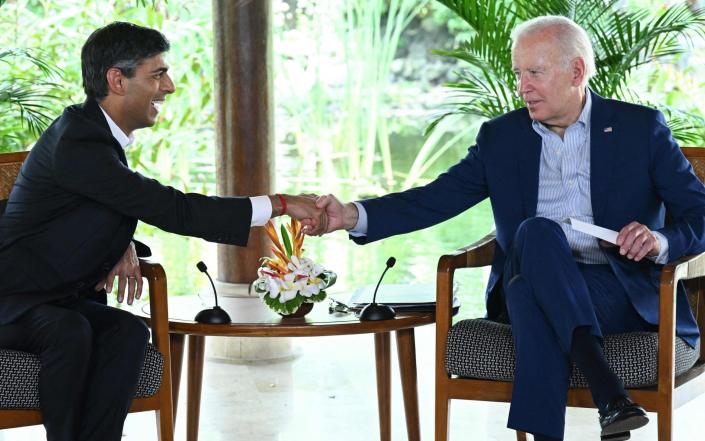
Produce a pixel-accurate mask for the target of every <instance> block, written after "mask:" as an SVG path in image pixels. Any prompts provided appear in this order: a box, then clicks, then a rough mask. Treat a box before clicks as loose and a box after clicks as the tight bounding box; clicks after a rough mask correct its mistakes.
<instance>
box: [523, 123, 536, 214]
mask: <svg viewBox="0 0 705 441" xmlns="http://www.w3.org/2000/svg"><path fill="white" fill-rule="evenodd" d="M520 124H521V126H522V130H521V136H522V137H524V139H525V141H524V142H521V143H520V145H521V147H520V148H519V182H520V184H521V192H522V201H523V204H524V216H525V217H526V218H530V217H534V216H536V203H537V201H538V194H539V167H540V164H541V137H540V136H539V134H538V133H536V132H535V131H534V129H533V128H532V127H531V119H530V118H529V113H528V111H527V112H525V114H523V115H522V119H521V120H520Z"/></svg>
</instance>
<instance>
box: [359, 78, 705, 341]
mask: <svg viewBox="0 0 705 441" xmlns="http://www.w3.org/2000/svg"><path fill="white" fill-rule="evenodd" d="M590 93H592V92H590ZM590 120H591V127H590V152H591V160H590V183H591V198H592V209H593V216H594V220H595V224H596V225H599V226H602V227H605V228H609V229H612V230H616V231H619V230H620V229H622V228H623V227H624V226H625V225H627V224H628V223H629V222H632V221H637V222H640V223H642V224H644V225H646V226H648V227H649V228H650V229H652V230H654V231H659V232H660V233H662V234H663V235H664V236H665V237H666V238H667V239H668V244H669V255H668V258H669V261H673V260H676V259H678V258H680V257H682V256H684V255H689V254H696V253H700V252H702V251H705V187H703V185H702V184H701V183H700V181H699V180H698V179H697V177H696V176H695V174H694V173H693V169H692V167H691V166H690V163H689V162H688V160H687V159H686V158H685V157H684V156H683V154H682V153H681V151H680V148H679V147H678V145H677V144H676V143H675V141H674V140H673V138H672V137H671V132H670V130H669V129H668V127H667V126H666V123H665V121H664V118H663V115H662V114H661V113H660V112H658V111H656V110H654V109H650V108H647V107H643V106H638V105H634V104H628V103H624V102H620V101H615V100H609V99H604V98H602V97H600V96H598V95H597V94H595V93H592V114H591V119H590ZM540 157H541V137H540V136H539V135H538V134H537V133H536V132H535V131H534V130H533V129H532V127H531V119H530V117H529V113H528V111H527V110H526V109H525V108H522V109H519V110H516V111H513V112H510V113H507V114H505V115H502V116H500V117H497V118H495V119H493V120H491V121H488V122H486V123H485V124H483V125H482V127H481V128H480V131H479V134H478V136H477V139H476V144H475V145H474V146H473V147H471V148H470V149H469V152H468V155H467V156H466V157H465V158H464V159H462V160H461V161H460V162H459V163H458V164H456V165H454V166H453V167H451V168H450V169H449V170H448V171H447V172H445V173H443V174H442V175H440V176H439V177H438V178H437V179H436V180H435V181H433V182H431V183H430V184H428V185H425V186H423V187H418V188H413V189H410V190H407V191H404V192H401V193H393V194H389V195H386V196H382V197H379V198H374V199H368V200H364V201H361V203H362V204H363V206H364V207H365V210H366V211H367V214H368V230H367V236H365V237H361V238H353V240H355V241H356V242H358V243H366V242H371V241H375V240H379V239H382V238H385V237H388V236H393V235H396V234H402V233H408V232H410V231H415V230H419V229H422V228H426V227H429V226H431V225H434V224H437V223H439V222H442V221H444V220H446V219H449V218H451V217H453V216H456V215H457V214H459V213H461V212H463V211H465V210H467V209H468V208H470V207H472V206H473V205H475V204H477V203H478V202H480V201H482V200H483V199H485V198H487V197H489V198H490V202H491V204H492V211H493V215H494V222H495V227H496V230H497V244H498V247H497V251H496V253H495V256H494V261H493V263H492V269H491V273H490V278H489V283H488V286H487V313H488V317H489V318H496V317H498V316H500V315H501V313H502V311H503V309H504V305H503V302H502V299H501V296H500V295H498V290H499V289H500V288H501V286H500V285H501V275H502V271H503V269H504V261H505V252H506V250H508V249H509V247H510V246H511V244H512V240H513V238H514V235H515V233H516V231H517V228H518V226H519V224H521V222H522V221H524V220H525V219H528V218H531V217H534V216H535V215H536V203H537V195H538V185H539V164H540ZM665 210H667V211H668V213H669V221H668V222H666V221H665ZM606 255H607V259H608V261H609V264H610V265H611V267H612V268H613V270H614V272H615V274H616V275H617V277H618V278H619V280H620V281H621V283H622V284H623V285H624V287H625V288H626V291H627V292H628V294H629V297H630V299H631V302H632V304H633V305H634V307H635V308H636V310H637V311H638V312H639V313H640V314H641V316H642V317H643V318H644V319H645V320H647V321H648V322H650V323H652V324H656V323H658V289H657V288H658V278H659V275H660V272H661V268H662V266H661V265H657V264H654V263H653V262H651V261H649V260H647V259H644V260H642V261H641V262H633V261H630V260H628V259H626V258H624V257H621V256H619V254H618V253H617V252H616V250H615V249H612V250H611V251H606ZM677 308H678V311H677V333H678V335H680V336H681V337H683V338H684V339H685V340H686V341H687V342H688V343H689V344H691V345H693V346H694V345H695V344H696V342H697V339H698V328H697V324H696V322H695V320H694V318H693V314H692V312H691V310H690V307H689V305H688V301H687V298H686V295H685V291H684V289H683V287H682V286H681V287H679V291H678V299H677Z"/></svg>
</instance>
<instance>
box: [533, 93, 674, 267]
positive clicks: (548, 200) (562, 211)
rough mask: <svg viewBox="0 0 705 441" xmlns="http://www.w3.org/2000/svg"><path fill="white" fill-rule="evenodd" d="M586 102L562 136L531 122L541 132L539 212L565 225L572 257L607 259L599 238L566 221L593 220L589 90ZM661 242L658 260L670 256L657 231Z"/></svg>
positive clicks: (600, 260) (599, 260)
mask: <svg viewBox="0 0 705 441" xmlns="http://www.w3.org/2000/svg"><path fill="white" fill-rule="evenodd" d="M585 95H586V98H585V105H584V106H583V110H582V112H580V116H579V117H578V120H577V121H576V122H574V123H573V124H571V125H570V126H568V128H566V130H565V133H564V134H563V139H561V137H560V136H558V134H556V133H554V132H552V131H551V130H549V129H548V128H547V127H546V126H544V125H543V124H541V123H540V122H538V121H533V122H532V123H531V126H532V127H533V129H534V131H535V132H536V133H538V134H539V136H541V140H542V145H541V164H540V171H539V190H538V201H537V204H536V216H537V217H545V218H547V219H551V220H554V221H556V222H558V224H559V225H560V226H561V228H563V231H564V232H565V235H566V238H567V239H568V244H569V245H570V249H571V250H572V251H573V257H574V258H575V260H576V261H578V262H582V263H590V264H595V263H607V258H606V257H605V255H604V253H603V251H602V249H601V248H600V245H599V243H598V240H597V239H595V238H594V237H592V236H589V235H587V234H585V233H581V232H579V231H575V230H573V228H572V227H571V226H570V225H569V224H568V223H566V222H565V220H566V219H567V218H571V217H572V218H575V219H578V220H581V221H583V222H587V223H589V224H594V223H595V221H594V219H593V216H592V200H591V197H590V195H591V193H590V111H591V110H592V98H591V96H590V91H586V94H585ZM655 234H656V236H657V237H658V240H659V242H660V245H661V253H660V255H659V256H658V258H657V259H655V260H656V262H657V263H665V262H666V261H667V260H668V241H667V240H666V238H665V237H664V236H663V235H662V234H660V233H655Z"/></svg>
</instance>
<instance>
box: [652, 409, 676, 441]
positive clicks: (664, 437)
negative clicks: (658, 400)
mask: <svg viewBox="0 0 705 441" xmlns="http://www.w3.org/2000/svg"><path fill="white" fill-rule="evenodd" d="M656 421H657V422H658V441H671V440H672V439H673V425H672V422H673V408H669V409H663V410H660V411H659V412H658V414H657V419H656Z"/></svg>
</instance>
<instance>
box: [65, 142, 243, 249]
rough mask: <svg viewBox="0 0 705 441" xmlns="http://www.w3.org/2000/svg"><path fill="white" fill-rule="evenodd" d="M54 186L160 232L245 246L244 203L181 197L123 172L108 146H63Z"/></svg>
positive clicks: (181, 194)
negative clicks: (149, 225) (58, 186)
mask: <svg viewBox="0 0 705 441" xmlns="http://www.w3.org/2000/svg"><path fill="white" fill-rule="evenodd" d="M53 170H54V178H55V180H56V182H57V184H58V185H60V186H62V187H65V188H66V189H67V190H68V191H70V192H73V193H76V194H80V195H82V196H84V197H86V198H89V199H92V200H94V201H96V202H97V203H99V204H102V205H105V206H106V207H109V208H111V209H113V210H115V211H117V212H119V213H121V214H123V215H125V216H128V217H132V218H137V219H139V220H141V221H143V222H146V223H148V224H151V225H154V226H156V227H158V228H161V229H162V230H165V231H168V232H171V233H176V234H180V235H186V236H194V237H200V238H203V239H205V240H208V241H211V242H219V243H225V244H232V245H240V246H244V245H246V244H247V239H248V237H249V230H250V222H251V218H252V205H251V203H250V200H249V198H237V197H212V196H204V195H201V194H196V193H182V192H180V191H178V190H176V189H174V188H172V187H168V186H164V185H162V184H160V183H159V182H157V181H156V180H154V179H149V178H146V177H144V176H142V175H141V174H140V173H137V172H135V171H133V170H130V169H129V168H128V167H126V166H125V165H124V164H123V163H122V162H121V161H120V158H119V157H118V154H117V152H116V151H115V150H114V149H113V148H112V147H111V146H110V145H105V144H99V143H95V142H90V141H89V140H83V139H78V140H70V141H66V142H62V143H61V144H60V146H59V148H57V149H56V152H55V154H54V158H53Z"/></svg>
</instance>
